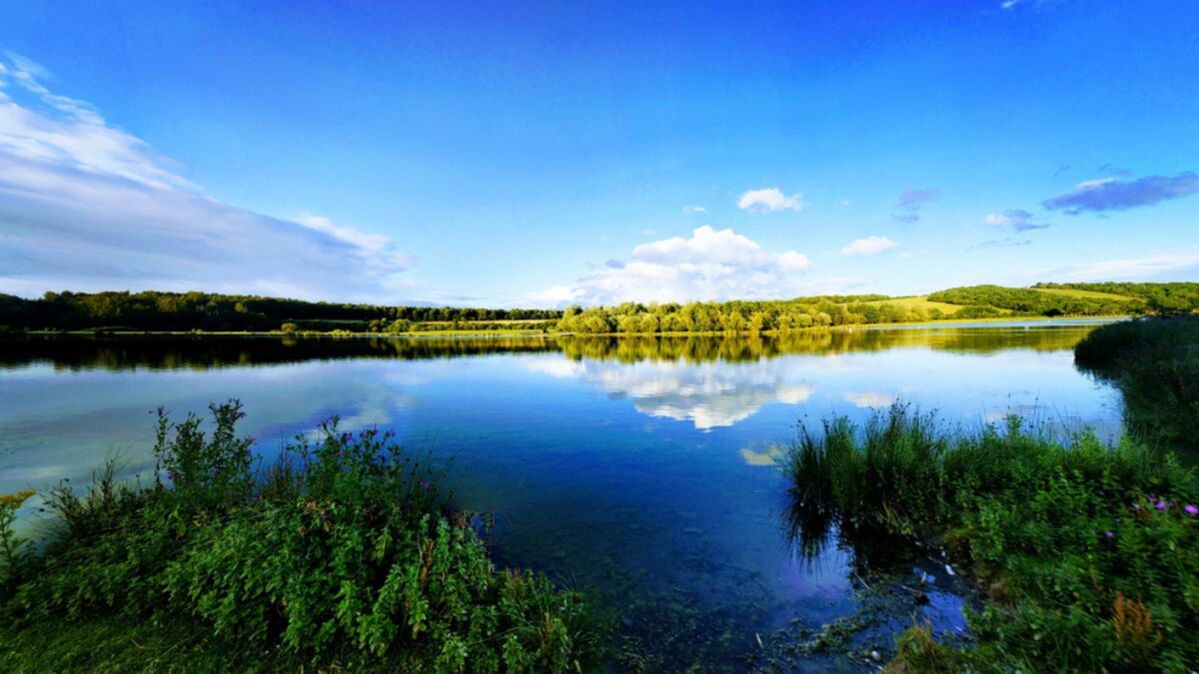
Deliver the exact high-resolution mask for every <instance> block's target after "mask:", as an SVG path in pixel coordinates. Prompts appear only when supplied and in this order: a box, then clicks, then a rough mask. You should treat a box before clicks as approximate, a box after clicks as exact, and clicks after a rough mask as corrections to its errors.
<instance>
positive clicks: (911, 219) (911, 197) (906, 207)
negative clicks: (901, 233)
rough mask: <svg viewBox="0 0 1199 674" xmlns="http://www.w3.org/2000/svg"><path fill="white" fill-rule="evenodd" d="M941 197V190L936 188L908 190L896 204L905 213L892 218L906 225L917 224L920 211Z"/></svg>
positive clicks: (900, 195) (901, 193)
mask: <svg viewBox="0 0 1199 674" xmlns="http://www.w3.org/2000/svg"><path fill="white" fill-rule="evenodd" d="M940 197H941V190H938V189H934V188H925V189H910V188H909V189H906V190H904V191H903V192H900V194H899V203H898V204H896V205H897V206H898V207H899V208H900V209H901V210H903V211H904V213H900V214H896V215H893V216H891V217H893V218H895V220H896V221H897V222H902V223H904V224H908V225H911V224H915V223H917V222H919V221H920V209H922V208H924V205H925V204H927V203H929V202H931V201H936V200H937V199H939V198H940Z"/></svg>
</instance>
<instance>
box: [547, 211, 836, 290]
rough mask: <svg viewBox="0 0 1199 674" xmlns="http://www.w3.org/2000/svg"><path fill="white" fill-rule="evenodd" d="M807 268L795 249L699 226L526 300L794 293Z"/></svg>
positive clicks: (803, 285) (804, 285)
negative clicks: (772, 248) (775, 248)
mask: <svg viewBox="0 0 1199 674" xmlns="http://www.w3.org/2000/svg"><path fill="white" fill-rule="evenodd" d="M811 267H812V261H811V260H809V259H808V257H807V256H806V255H804V254H802V253H799V252H797V251H794V250H788V251H784V252H782V253H771V252H768V251H765V250H762V247H761V246H760V245H758V244H757V243H756V242H754V241H752V240H750V239H749V238H747V237H745V236H742V235H740V234H737V233H735V232H733V230H731V229H722V230H716V229H713V228H712V227H711V226H709V225H704V226H702V227H699V228H698V229H696V230H695V231H693V232H692V233H691V236H690V237H687V238H684V237H681V236H676V237H672V238H669V239H663V240H661V241H654V242H652V243H645V244H641V245H639V246H637V247H636V248H634V249H633V254H632V256H631V257H629V258H628V259H627V260H623V261H612V262H609V263H608V265H607V267H605V268H604V269H602V270H601V271H599V272H598V273H596V274H593V275H591V276H587V277H584V278H581V279H579V280H578V281H577V282H576V283H574V284H570V285H560V286H555V287H553V288H549V289H548V290H545V291H543V292H540V293H534V294H533V295H530V296H529V297H528V300H529V301H530V302H534V303H537V304H542V305H549V306H561V305H564V304H571V303H580V304H614V303H619V302H625V301H630V300H633V301H643V302H649V301H656V302H685V301H689V300H729V299H769V298H784V297H794V296H796V295H799V294H802V292H803V291H804V290H805V289H806V288H807V287H809V286H810V285H811V284H810V283H808V282H806V281H805V278H804V277H805V273H806V272H807V271H808V270H809V269H811Z"/></svg>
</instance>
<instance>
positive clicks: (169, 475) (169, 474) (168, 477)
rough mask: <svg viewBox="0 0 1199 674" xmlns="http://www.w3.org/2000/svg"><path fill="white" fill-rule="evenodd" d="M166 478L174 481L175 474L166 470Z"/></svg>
mask: <svg viewBox="0 0 1199 674" xmlns="http://www.w3.org/2000/svg"><path fill="white" fill-rule="evenodd" d="M167 480H169V481H171V482H174V481H175V474H174V473H172V472H170V471H167Z"/></svg>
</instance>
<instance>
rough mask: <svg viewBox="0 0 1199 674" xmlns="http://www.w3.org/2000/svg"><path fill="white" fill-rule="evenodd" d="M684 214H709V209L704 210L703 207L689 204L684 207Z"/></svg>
mask: <svg viewBox="0 0 1199 674" xmlns="http://www.w3.org/2000/svg"><path fill="white" fill-rule="evenodd" d="M683 212H684V213H688V214H690V213H707V212H708V209H706V208H704V207H703V206H694V205H691V204H688V205H686V206H684V207H683Z"/></svg>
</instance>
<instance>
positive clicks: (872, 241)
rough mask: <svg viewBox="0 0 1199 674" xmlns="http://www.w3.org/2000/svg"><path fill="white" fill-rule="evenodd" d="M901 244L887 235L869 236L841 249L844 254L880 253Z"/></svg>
mask: <svg viewBox="0 0 1199 674" xmlns="http://www.w3.org/2000/svg"><path fill="white" fill-rule="evenodd" d="M898 246H899V244H898V243H896V242H894V241H892V240H891V239H890V238H888V237H885V236H868V237H866V238H864V239H858V240H856V241H854V242H853V243H850V244H849V245H848V246H846V247H844V248H842V249H841V254H842V255H878V254H879V253H885V252H887V251H889V250H891V249H892V248H896V247H898Z"/></svg>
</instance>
